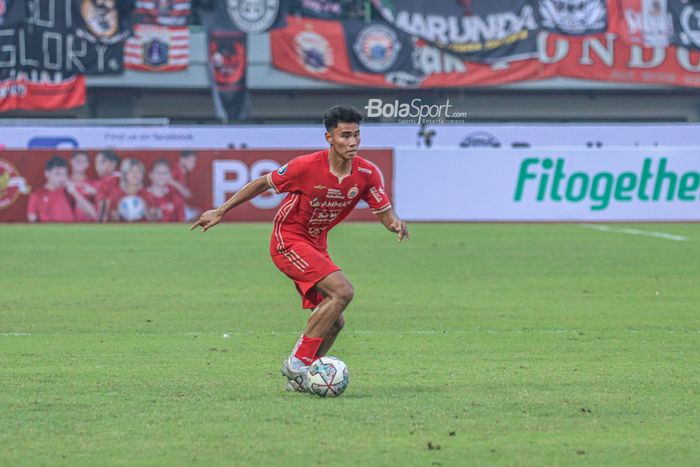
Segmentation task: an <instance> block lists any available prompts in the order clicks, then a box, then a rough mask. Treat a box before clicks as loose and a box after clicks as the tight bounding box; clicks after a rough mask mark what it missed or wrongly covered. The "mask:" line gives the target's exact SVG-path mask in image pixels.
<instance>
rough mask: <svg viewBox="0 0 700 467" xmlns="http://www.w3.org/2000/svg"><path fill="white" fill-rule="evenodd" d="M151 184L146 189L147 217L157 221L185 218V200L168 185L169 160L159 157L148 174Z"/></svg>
mask: <svg viewBox="0 0 700 467" xmlns="http://www.w3.org/2000/svg"><path fill="white" fill-rule="evenodd" d="M148 177H149V178H150V179H151V186H149V187H148V188H147V189H146V193H145V196H146V204H147V205H148V211H149V217H150V219H151V220H154V221H158V222H182V221H183V220H185V202H184V201H183V199H182V196H180V194H179V193H178V192H177V191H175V189H174V188H172V186H171V185H170V181H171V179H172V178H171V173H170V162H168V161H167V160H166V159H159V160H157V161H156V162H155V164H153V167H152V168H151V172H150V173H149V174H148Z"/></svg>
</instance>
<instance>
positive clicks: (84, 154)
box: [70, 151, 89, 159]
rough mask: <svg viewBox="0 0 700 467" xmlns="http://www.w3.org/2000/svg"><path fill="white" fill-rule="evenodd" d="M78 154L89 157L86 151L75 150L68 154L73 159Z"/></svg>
mask: <svg viewBox="0 0 700 467" xmlns="http://www.w3.org/2000/svg"><path fill="white" fill-rule="evenodd" d="M78 156H85V157H89V156H88V153H87V152H86V151H75V152H74V153H73V154H71V155H70V158H71V159H75V158H76V157H78Z"/></svg>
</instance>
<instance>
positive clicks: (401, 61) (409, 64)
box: [342, 20, 420, 75]
mask: <svg viewBox="0 0 700 467" xmlns="http://www.w3.org/2000/svg"><path fill="white" fill-rule="evenodd" d="M342 24H343V29H344V30H345V43H346V44H347V50H348V55H349V56H350V66H351V68H352V70H353V71H361V72H365V73H409V74H411V75H418V74H419V73H420V72H419V70H417V69H416V68H415V66H414V62H413V56H414V53H415V52H414V51H415V47H414V46H415V43H414V40H413V38H412V37H411V36H409V35H408V34H405V33H403V32H401V31H399V30H397V29H394V28H393V27H392V26H390V25H389V24H388V23H385V22H384V21H382V22H379V21H374V22H372V23H366V22H365V21H362V20H345V21H343V23H342Z"/></svg>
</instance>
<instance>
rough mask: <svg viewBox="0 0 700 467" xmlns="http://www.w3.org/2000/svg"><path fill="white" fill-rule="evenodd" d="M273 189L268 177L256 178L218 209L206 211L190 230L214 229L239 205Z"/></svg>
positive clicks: (204, 230)
mask: <svg viewBox="0 0 700 467" xmlns="http://www.w3.org/2000/svg"><path fill="white" fill-rule="evenodd" d="M270 188H272V187H271V186H270V184H269V183H268V182H267V175H263V176H262V177H259V178H256V179H255V180H253V181H252V182H250V183H249V184H247V185H246V186H244V187H243V188H241V190H240V191H238V192H237V193H236V194H235V195H233V196H231V197H230V198H229V199H228V200H227V201H226V202H225V203H224V204H222V205H221V206H219V207H218V208H216V209H211V210H209V211H206V212H205V213H204V214H202V215H201V216H200V217H199V220H197V222H195V223H194V224H192V227H191V228H190V230H194V229H196V228H197V227H202V232H206V231H207V230H209V229H211V228H212V227H214V226H215V225H216V224H218V223H219V222H221V220H222V219H223V218H224V215H225V214H226V213H227V212H229V211H230V210H231V209H233V208H235V207H236V206H238V205H239V204H243V203H245V202H246V201H250V200H251V199H253V198H255V197H256V196H258V195H261V194H263V193H265V192H266V191H267V190H269V189H270Z"/></svg>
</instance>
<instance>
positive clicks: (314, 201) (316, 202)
mask: <svg viewBox="0 0 700 467" xmlns="http://www.w3.org/2000/svg"><path fill="white" fill-rule="evenodd" d="M309 204H310V205H311V207H312V208H317V207H319V206H320V205H321V202H320V201H319V200H318V198H314V199H312V200H311V201H309Z"/></svg>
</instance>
